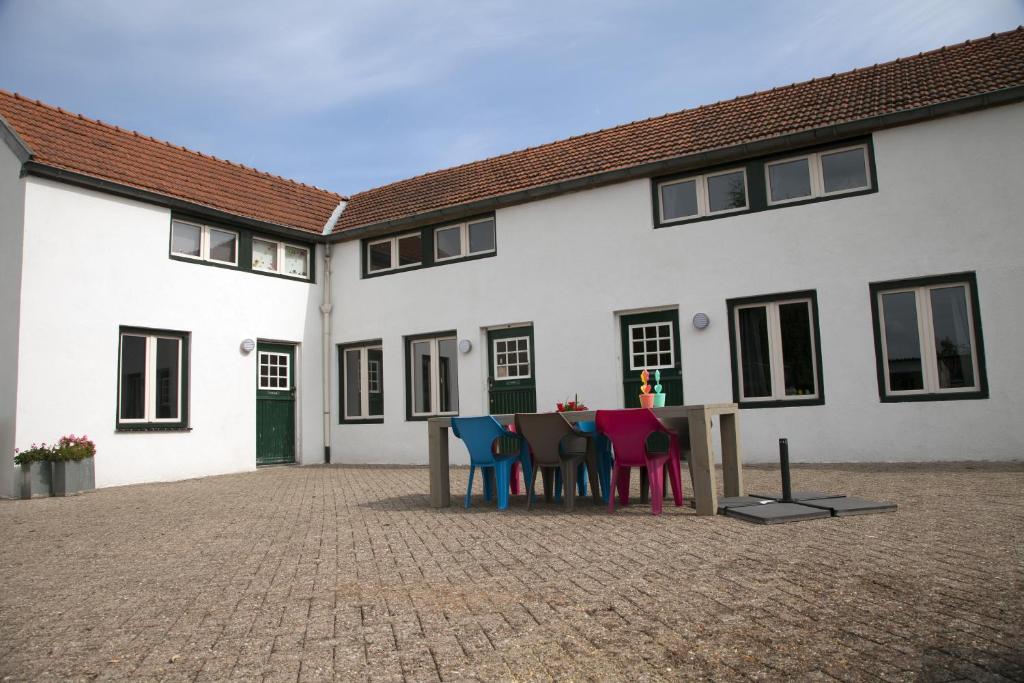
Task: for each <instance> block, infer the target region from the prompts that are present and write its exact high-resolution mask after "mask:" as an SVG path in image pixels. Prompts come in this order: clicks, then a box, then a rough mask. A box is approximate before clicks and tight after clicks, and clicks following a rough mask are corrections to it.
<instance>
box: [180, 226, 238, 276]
mask: <svg viewBox="0 0 1024 683" xmlns="http://www.w3.org/2000/svg"><path fill="white" fill-rule="evenodd" d="M171 253H172V254H174V255H175V256H182V257H184V258H191V259H195V260H197V261H210V262H213V263H221V264H224V265H230V266H237V265H238V233H237V232H234V231H233V230H226V229H224V228H215V227H212V226H209V225H200V224H199V223H190V222H188V221H181V220H172V221H171Z"/></svg>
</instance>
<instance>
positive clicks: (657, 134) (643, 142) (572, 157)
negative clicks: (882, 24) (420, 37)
mask: <svg viewBox="0 0 1024 683" xmlns="http://www.w3.org/2000/svg"><path fill="white" fill-rule="evenodd" d="M1021 85H1024V29H1022V28H1020V27H1018V28H1017V29H1016V30H1013V31H1009V32H1006V33H1001V34H993V35H992V36H990V37H987V38H982V39H980V40H974V41H967V42H965V43H961V44H959V45H955V46H951V47H944V48H940V49H938V50H934V51H932V52H926V53H921V54H918V55H915V56H913V57H907V58H903V59H898V60H896V61H894V62H888V63H885V64H876V65H874V66H871V67H866V68H861V69H855V70H854V71H850V72H846V73H842V74H834V75H832V76H828V77H825V78H816V79H813V80H811V81H807V82H804V83H797V84H793V85H788V86H784V87H780V88H773V89H771V90H768V91H764V92H758V93H754V94H751V95H746V96H743V97H737V98H735V99H732V100H727V101H723V102H718V103H716V104H711V105H705V106H701V107H697V108H695V109H687V110H683V111H680V112H676V113H673V114H666V115H664V116H660V117H657V118H652V119H647V120H644V121H637V122H634V123H629V124H625V125H622V126H618V127H615V128H609V129H606V130H600V131H597V132H595V133H588V134H585V135H580V136H577V137H572V138H568V139H566V140H560V141H558V142H552V143H549V144H546V145H541V146H539V147H533V148H529V149H524V150H521V151H518V152H512V153H510V154H504V155H501V156H497V157H493V158H490V159H485V160H482V161H475V162H472V163H469V164H465V165H462V166H457V167H454V168H449V169H445V170H441V171H434V172H432V173H427V174H425V175H421V176H417V177H415V178H410V179H408V180H401V181H398V182H396V183H392V184H390V185H385V186H383V187H379V188H376V189H372V190H367V191H365V192H360V193H357V194H355V195H353V196H352V198H351V200H350V201H349V203H348V205H347V207H346V208H345V211H344V213H342V215H341V219H340V220H339V221H338V223H337V224H336V227H335V232H343V231H345V230H350V229H352V228H357V227H362V226H367V225H375V224H378V223H381V222H385V221H390V220H395V219H401V218H406V217H412V216H415V215H417V214H421V213H425V212H428V211H433V210H437V209H443V208H448V207H454V206H458V205H460V204H466V203H470V202H474V201H479V200H483V199H490V198H494V197H500V196H502V195H507V194H511V193H514V192H518V191H521V190H526V189H530V188H537V187H543V186H545V185H551V184H554V183H558V182H562V181H566V180H572V179H575V178H582V177H586V176H591V175H595V174H599V173H603V172H606V171H614V170H617V169H623V168H629V167H633V166H640V165H643V164H647V163H653V162H656V161H661V160H666V159H673V158H678V157H683V156H687V155H690V154H696V153H700V152H705V151H709V150H713V149H720V148H725V147H731V146H734V145H740V144H744V143H750V142H754V141H757V140H763V139H769V138H774V137H779V136H783V135H787V134H790V133H795V132H800V131H804V130H809V129H814V128H821V127H825V126H830V125H836V124H840V123H846V122H851V121H857V120H862V119H868V118H872V117H875V116H881V115H885V114H892V113H896V112H900V111H905V110H910V109H917V108H920V107H926V106H929V105H933V104H938V103H942V102H948V101H952V100H957V99H961V98H964V97H969V96H972V95H979V94H983V93H988V92H993V91H997V90H1002V89H1005V88H1010V87H1014V86H1021Z"/></svg>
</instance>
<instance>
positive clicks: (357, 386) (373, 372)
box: [338, 341, 384, 422]
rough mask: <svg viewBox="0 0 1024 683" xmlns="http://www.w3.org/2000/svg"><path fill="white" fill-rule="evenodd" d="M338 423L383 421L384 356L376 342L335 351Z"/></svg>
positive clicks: (347, 346)
mask: <svg viewBox="0 0 1024 683" xmlns="http://www.w3.org/2000/svg"><path fill="white" fill-rule="evenodd" d="M338 353H339V365H340V367H341V383H340V386H341V422H358V421H367V420H369V421H375V422H380V421H383V419H384V374H383V371H384V370H383V368H384V352H383V349H382V348H381V344H380V341H375V342H364V343H361V344H346V345H343V346H339V347H338Z"/></svg>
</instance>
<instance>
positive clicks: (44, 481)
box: [14, 443, 54, 498]
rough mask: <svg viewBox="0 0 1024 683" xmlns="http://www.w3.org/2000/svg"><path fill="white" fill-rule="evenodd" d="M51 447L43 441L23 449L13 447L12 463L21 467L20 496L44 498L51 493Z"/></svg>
mask: <svg viewBox="0 0 1024 683" xmlns="http://www.w3.org/2000/svg"><path fill="white" fill-rule="evenodd" d="M53 450H54V449H53V447H51V446H47V445H46V444H45V443H43V444H42V445H39V446H37V445H36V444H32V447H31V448H28V449H26V450H24V451H22V450H19V449H17V448H15V449H14V464H15V465H18V466H19V467H20V468H21V497H22V498H46V497H48V496H51V495H53V490H52V487H51V481H52V479H51V468H50V456H51V454H52V453H53Z"/></svg>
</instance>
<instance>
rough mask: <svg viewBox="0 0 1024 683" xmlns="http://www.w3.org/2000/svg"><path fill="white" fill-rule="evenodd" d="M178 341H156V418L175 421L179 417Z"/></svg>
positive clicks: (179, 343)
mask: <svg viewBox="0 0 1024 683" xmlns="http://www.w3.org/2000/svg"><path fill="white" fill-rule="evenodd" d="M180 345H181V342H180V341H179V340H177V339H163V338H158V339H157V340H156V387H155V388H156V418H157V419H158V420H174V419H177V417H178V380H179V377H180V373H179V372H178V367H179V363H178V347H179V346H180Z"/></svg>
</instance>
